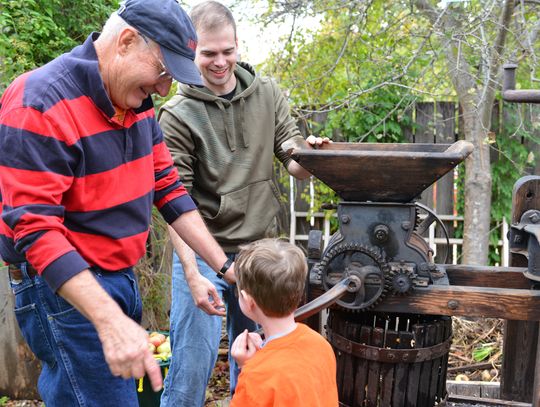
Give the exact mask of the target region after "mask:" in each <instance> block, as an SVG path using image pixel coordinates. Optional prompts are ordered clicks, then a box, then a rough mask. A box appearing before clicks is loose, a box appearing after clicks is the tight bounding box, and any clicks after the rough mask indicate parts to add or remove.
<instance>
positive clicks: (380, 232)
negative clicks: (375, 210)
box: [373, 225, 388, 243]
mask: <svg viewBox="0 0 540 407" xmlns="http://www.w3.org/2000/svg"><path fill="white" fill-rule="evenodd" d="M373 234H374V235H375V239H377V241H379V242H381V243H382V242H385V241H386V239H388V226H386V225H377V226H375V229H374V230H373Z"/></svg>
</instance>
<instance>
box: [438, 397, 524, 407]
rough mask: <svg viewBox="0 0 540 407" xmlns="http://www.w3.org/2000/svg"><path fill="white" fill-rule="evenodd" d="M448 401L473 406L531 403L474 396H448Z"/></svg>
mask: <svg viewBox="0 0 540 407" xmlns="http://www.w3.org/2000/svg"><path fill="white" fill-rule="evenodd" d="M448 401H451V402H461V403H463V402H465V403H471V405H473V406H476V405H490V406H514V407H531V403H523V402H519V401H512V400H501V399H486V398H483V397H474V396H450V397H448Z"/></svg>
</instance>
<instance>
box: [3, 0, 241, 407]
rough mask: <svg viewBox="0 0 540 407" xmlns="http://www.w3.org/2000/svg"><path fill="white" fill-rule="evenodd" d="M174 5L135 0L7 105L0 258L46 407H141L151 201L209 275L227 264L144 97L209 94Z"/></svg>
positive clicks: (148, 362) (149, 364) (154, 368)
mask: <svg viewBox="0 0 540 407" xmlns="http://www.w3.org/2000/svg"><path fill="white" fill-rule="evenodd" d="M195 48H196V34H195V31H194V28H193V26H192V24H191V21H190V19H189V17H188V16H187V15H186V14H185V12H184V11H183V10H182V8H181V7H180V6H179V5H178V3H177V2H176V1H174V0H127V2H126V3H124V4H123V5H122V6H121V7H120V9H119V10H118V11H117V12H116V13H114V14H113V15H112V16H111V17H110V18H109V20H108V21H107V23H106V24H105V26H104V27H103V30H102V33H101V34H98V33H93V34H91V35H90V36H89V37H88V38H87V40H86V41H85V42H84V44H82V45H81V46H78V47H76V48H74V49H73V50H72V51H71V52H68V53H66V54H64V55H62V56H60V57H58V58H56V59H55V60H53V61H52V62H50V63H48V64H47V65H45V66H43V67H41V68H39V69H36V70H34V71H32V72H29V73H26V74H24V75H22V76H20V77H19V78H17V79H16V80H15V81H14V82H13V83H12V84H11V85H10V87H9V88H8V89H7V90H6V92H5V93H4V95H3V97H2V99H1V105H0V151H1V152H2V153H1V154H0V213H1V220H0V256H1V257H2V258H3V259H4V261H6V262H7V263H9V272H10V281H11V286H12V289H13V292H14V293H15V297H16V309H15V312H16V314H17V320H18V322H19V325H20V328H21V331H22V333H23V336H24V337H25V339H26V341H27V342H28V344H29V345H30V347H31V349H32V351H33V352H34V353H35V354H36V356H37V357H38V358H39V359H40V360H41V361H42V366H43V370H42V372H41V376H40V379H39V385H38V387H39V391H40V394H41V396H42V398H43V400H44V401H45V404H46V405H47V407H53V406H89V405H92V406H100V407H103V406H114V407H117V406H136V405H138V402H137V396H136V391H135V385H134V381H133V379H132V378H133V377H141V376H143V375H144V374H145V373H147V374H148V376H149V378H150V380H151V382H152V385H153V388H154V389H155V390H159V389H160V388H161V386H162V378H161V373H160V369H159V366H158V365H157V363H156V362H155V360H154V359H153V357H152V355H151V353H150V351H149V350H148V345H147V340H148V337H147V334H146V332H145V330H144V329H142V327H141V326H140V325H139V324H138V322H140V318H141V311H142V310H141V299H140V296H139V291H138V287H137V281H136V278H135V276H134V275H133V270H132V267H133V266H134V265H135V264H136V263H137V261H138V260H139V258H140V257H141V256H142V255H143V254H144V253H145V242H146V239H147V236H148V231H149V223H150V219H151V209H152V205H155V206H156V207H157V208H158V209H159V211H160V212H161V214H162V215H163V217H164V218H165V219H166V221H167V222H168V223H169V224H171V226H172V228H173V229H174V230H175V231H176V232H177V233H178V234H179V235H180V236H181V237H182V239H183V240H184V241H186V242H187V243H188V244H189V245H190V246H191V247H192V248H193V250H195V251H196V252H198V253H199V254H200V255H201V257H203V258H204V259H205V261H207V262H208V264H210V267H212V268H213V269H214V270H216V271H218V270H223V267H224V265H225V264H226V263H227V265H228V262H227V257H226V255H225V254H224V252H223V251H222V249H221V248H220V246H219V245H218V244H217V243H216V242H215V240H214V239H213V238H212V236H211V235H210V234H209V232H208V231H207V229H206V227H205V225H204V222H203V221H202V218H201V217H200V215H199V213H198V211H197V210H196V207H195V204H194V202H193V200H192V199H191V197H190V195H189V194H188V193H187V192H186V190H185V188H184V187H183V185H182V184H181V183H180V181H179V178H178V172H177V170H176V169H175V168H174V166H173V162H172V160H171V157H170V154H169V152H168V150H167V148H166V147H165V144H164V142H163V138H162V133H161V131H160V129H159V127H158V124H157V122H156V121H155V118H154V110H153V105H152V101H151V98H150V95H151V94H152V93H158V94H160V95H162V96H165V95H166V94H167V93H168V92H169V89H170V86H171V81H172V78H175V79H177V80H178V81H180V82H183V83H187V84H193V85H198V84H201V80H200V76H199V72H198V70H197V68H196V66H195V65H194V63H193V59H194V57H195ZM229 268H230V267H228V266H227V267H226V269H225V270H223V271H222V272H223V273H225V272H227V273H228V274H232V273H233V270H232V268H230V270H228V271H227V269H229Z"/></svg>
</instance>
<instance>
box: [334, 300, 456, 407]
mask: <svg viewBox="0 0 540 407" xmlns="http://www.w3.org/2000/svg"><path fill="white" fill-rule="evenodd" d="M327 330H328V332H327V334H328V339H329V341H330V343H331V344H332V347H333V348H334V351H335V352H336V358H337V381H338V389H339V400H340V405H341V406H343V407H360V406H362V407H363V406H381V407H382V406H392V407H401V406H411V407H413V406H416V407H430V406H433V405H436V404H437V403H440V402H442V401H444V400H445V398H446V394H447V393H446V371H447V366H448V354H449V351H450V343H451V339H452V321H451V318H450V317H446V316H433V315H428V316H426V315H409V314H393V315H387V314H384V315H383V314H380V313H371V312H361V313H355V312H347V311H341V310H336V309H332V310H330V314H329V318H328V326H327Z"/></svg>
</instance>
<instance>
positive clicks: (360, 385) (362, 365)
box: [352, 325, 371, 407]
mask: <svg viewBox="0 0 540 407" xmlns="http://www.w3.org/2000/svg"><path fill="white" fill-rule="evenodd" d="M370 342H371V328H370V327H368V326H365V325H363V326H362V327H361V328H360V343H366V344H369V343H370ZM368 367H369V363H368V361H367V360H365V359H359V360H358V362H357V364H356V374H355V378H354V390H355V391H354V402H353V404H352V406H353V407H355V406H359V407H360V406H363V405H364V401H365V399H366V384H367V380H368Z"/></svg>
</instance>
